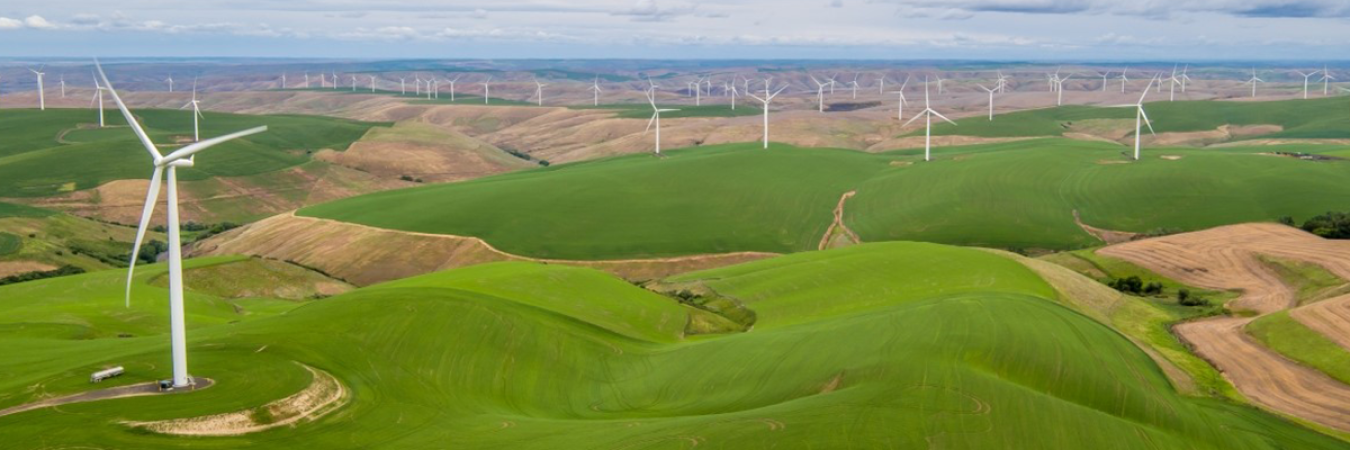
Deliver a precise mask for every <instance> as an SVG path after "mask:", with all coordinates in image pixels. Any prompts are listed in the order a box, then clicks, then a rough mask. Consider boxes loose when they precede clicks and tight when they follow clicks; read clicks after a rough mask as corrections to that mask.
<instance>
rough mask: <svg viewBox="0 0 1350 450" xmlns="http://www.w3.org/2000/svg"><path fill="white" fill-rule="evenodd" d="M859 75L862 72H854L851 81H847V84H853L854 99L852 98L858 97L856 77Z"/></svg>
mask: <svg viewBox="0 0 1350 450" xmlns="http://www.w3.org/2000/svg"><path fill="white" fill-rule="evenodd" d="M859 76H862V74H860V73H854V74H853V81H851V82H849V84H852V85H853V99H854V100H857V99H858V77H859Z"/></svg>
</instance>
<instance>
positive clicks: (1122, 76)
mask: <svg viewBox="0 0 1350 450" xmlns="http://www.w3.org/2000/svg"><path fill="white" fill-rule="evenodd" d="M1129 71H1130V68H1129V67H1126V68H1125V70H1122V71H1120V93H1122V94H1124V93H1125V83H1129V82H1130V77H1128V76H1126V75H1125V74H1126V73H1127V72H1129Z"/></svg>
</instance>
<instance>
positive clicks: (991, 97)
mask: <svg viewBox="0 0 1350 450" xmlns="http://www.w3.org/2000/svg"><path fill="white" fill-rule="evenodd" d="M978 86H979V87H980V89H984V90H985V91H986V92H988V93H989V121H990V122H993V121H994V93H995V92H998V90H997V89H989V88H987V87H984V85H983V84H981V85H978Z"/></svg>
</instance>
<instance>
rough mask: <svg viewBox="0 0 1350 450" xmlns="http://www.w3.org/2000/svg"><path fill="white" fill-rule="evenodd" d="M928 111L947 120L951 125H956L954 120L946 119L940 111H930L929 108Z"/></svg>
mask: <svg viewBox="0 0 1350 450" xmlns="http://www.w3.org/2000/svg"><path fill="white" fill-rule="evenodd" d="M929 112H931V113H933V115H935V116H938V118H939V119H942V120H945V121H947V123H950V124H952V125H956V122H952V119H948V118H947V116H944V115H942V113H940V112H937V111H931V110H930V111H929Z"/></svg>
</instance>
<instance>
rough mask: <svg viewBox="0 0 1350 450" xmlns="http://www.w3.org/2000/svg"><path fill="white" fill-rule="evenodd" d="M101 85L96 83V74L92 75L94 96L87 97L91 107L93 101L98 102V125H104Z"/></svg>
mask: <svg viewBox="0 0 1350 450" xmlns="http://www.w3.org/2000/svg"><path fill="white" fill-rule="evenodd" d="M103 91H104V89H103V86H102V85H100V84H98V76H97V75H95V76H94V98H91V99H89V107H90V108H93V107H94V103H98V127H99V128H103V127H104V121H103Z"/></svg>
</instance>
